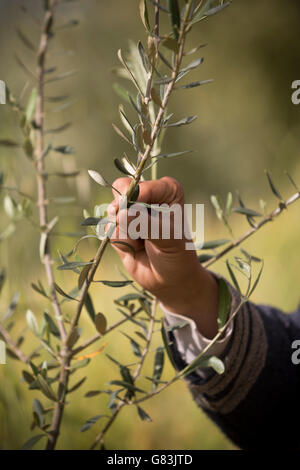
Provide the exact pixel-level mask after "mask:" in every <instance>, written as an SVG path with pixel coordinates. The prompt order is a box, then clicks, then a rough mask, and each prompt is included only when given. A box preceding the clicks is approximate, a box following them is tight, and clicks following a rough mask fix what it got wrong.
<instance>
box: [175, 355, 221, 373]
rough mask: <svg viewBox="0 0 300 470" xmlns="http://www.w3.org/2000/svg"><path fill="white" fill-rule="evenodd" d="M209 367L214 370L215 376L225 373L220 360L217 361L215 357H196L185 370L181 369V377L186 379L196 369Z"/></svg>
mask: <svg viewBox="0 0 300 470" xmlns="http://www.w3.org/2000/svg"><path fill="white" fill-rule="evenodd" d="M208 367H211V368H212V369H214V371H215V372H217V374H223V373H224V372H225V366H224V364H223V362H222V361H221V359H219V358H218V357H216V356H211V357H205V356H202V357H200V358H199V357H198V358H197V357H196V359H194V360H193V361H192V362H191V363H190V364H189V365H188V366H187V367H186V368H185V369H183V371H182V374H183V377H186V376H187V375H189V374H191V373H192V372H194V371H195V370H196V369H199V368H208Z"/></svg>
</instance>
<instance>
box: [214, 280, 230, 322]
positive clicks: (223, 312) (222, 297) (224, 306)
mask: <svg viewBox="0 0 300 470" xmlns="http://www.w3.org/2000/svg"><path fill="white" fill-rule="evenodd" d="M217 282H218V287H219V307H218V328H219V329H221V328H223V326H224V325H225V323H226V322H227V320H228V316H229V312H230V306H231V295H230V292H229V289H228V286H227V284H226V282H225V281H224V279H222V278H219V279H218V280H217Z"/></svg>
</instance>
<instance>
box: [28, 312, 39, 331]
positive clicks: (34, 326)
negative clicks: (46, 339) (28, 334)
mask: <svg viewBox="0 0 300 470" xmlns="http://www.w3.org/2000/svg"><path fill="white" fill-rule="evenodd" d="M26 322H27V325H28V328H29V329H30V330H31V331H32V333H34V334H35V335H36V336H39V327H38V323H37V321H36V318H35V315H34V313H33V312H32V311H31V310H27V312H26Z"/></svg>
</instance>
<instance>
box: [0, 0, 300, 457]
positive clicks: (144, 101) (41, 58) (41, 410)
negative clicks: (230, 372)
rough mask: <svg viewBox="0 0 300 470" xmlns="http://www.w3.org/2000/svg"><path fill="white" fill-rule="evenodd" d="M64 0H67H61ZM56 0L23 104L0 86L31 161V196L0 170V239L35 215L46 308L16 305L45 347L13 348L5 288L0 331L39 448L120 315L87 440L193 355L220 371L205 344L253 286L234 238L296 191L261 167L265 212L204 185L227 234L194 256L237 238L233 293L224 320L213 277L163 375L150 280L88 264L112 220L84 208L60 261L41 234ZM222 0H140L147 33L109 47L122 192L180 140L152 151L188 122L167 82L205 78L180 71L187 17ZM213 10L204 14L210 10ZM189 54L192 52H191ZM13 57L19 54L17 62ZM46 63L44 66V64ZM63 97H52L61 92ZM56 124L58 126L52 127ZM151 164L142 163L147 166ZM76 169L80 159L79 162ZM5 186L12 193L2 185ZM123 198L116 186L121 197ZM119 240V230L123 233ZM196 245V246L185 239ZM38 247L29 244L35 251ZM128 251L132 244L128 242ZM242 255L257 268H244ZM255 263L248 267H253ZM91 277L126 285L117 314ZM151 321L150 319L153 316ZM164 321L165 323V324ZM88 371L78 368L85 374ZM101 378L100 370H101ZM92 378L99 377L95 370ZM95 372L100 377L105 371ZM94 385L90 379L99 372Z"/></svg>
mask: <svg viewBox="0 0 300 470" xmlns="http://www.w3.org/2000/svg"><path fill="white" fill-rule="evenodd" d="M65 1H66V0H65ZM63 2H64V0H61V1H59V0H45V1H44V2H43V6H44V17H43V20H42V31H41V35H40V42H39V46H38V53H37V56H36V70H35V72H34V77H35V80H36V86H34V87H33V88H32V91H31V94H30V98H29V100H28V102H27V103H26V104H24V103H23V102H22V100H20V101H19V100H17V99H16V98H15V97H14V94H13V92H12V91H11V90H10V89H9V90H7V103H8V104H10V106H11V108H12V110H13V111H14V112H15V113H17V114H18V117H19V123H20V135H21V137H22V141H12V140H9V139H2V140H1V141H0V145H1V146H2V147H11V148H18V147H22V148H23V151H24V154H25V157H26V158H27V159H29V161H30V163H31V164H32V179H33V180H35V185H36V189H37V199H35V198H34V196H32V195H28V194H24V193H23V192H22V191H20V190H19V189H18V187H9V186H6V184H5V175H3V174H1V175H0V185H1V191H2V194H3V195H4V208H5V211H6V213H7V215H8V216H9V217H10V224H9V225H8V226H7V228H6V230H5V231H4V232H2V233H1V234H0V240H1V241H2V242H4V240H5V239H6V238H8V237H10V236H12V235H13V232H14V229H15V226H16V224H17V223H18V222H19V221H20V220H21V219H22V218H24V217H25V218H28V219H30V220H32V221H33V223H34V226H35V227H37V228H38V230H39V233H40V243H39V251H38V252H39V256H40V260H41V264H42V266H43V269H44V270H45V277H46V280H47V286H44V285H43V284H42V282H41V281H37V282H36V283H33V284H32V285H31V287H32V288H33V289H34V291H35V292H37V293H38V294H40V295H41V297H43V298H44V300H45V302H47V303H48V304H49V306H51V311H49V313H48V312H44V313H43V316H42V320H41V322H38V320H37V318H36V317H35V315H34V314H33V312H32V311H31V310H30V308H29V307H30V306H28V310H27V312H26V320H27V324H28V328H29V330H30V334H33V335H34V336H35V337H36V338H37V340H38V341H39V343H40V345H41V347H42V348H43V349H44V350H45V353H46V354H47V359H46V360H43V359H41V355H40V353H39V351H40V348H38V349H34V350H32V351H31V352H30V353H27V354H25V353H24V352H23V349H22V342H23V338H22V337H19V338H17V339H14V335H13V332H12V328H11V324H10V321H11V320H10V319H11V316H12V314H13V312H14V310H15V309H16V306H17V302H18V298H17V296H14V298H13V299H12V301H11V304H10V305H9V307H8V310H7V313H6V314H5V315H4V316H2V318H1V320H0V336H1V339H2V341H3V342H5V343H6V351H7V354H8V355H9V356H11V357H12V358H13V359H15V360H18V361H21V362H22V363H24V370H23V373H22V374H23V379H24V382H25V383H26V384H27V385H28V387H29V389H30V390H32V391H33V393H34V394H36V396H40V394H41V393H42V394H43V400H42V401H40V399H38V398H34V401H33V424H32V426H31V429H32V430H33V429H38V430H39V432H38V433H34V435H33V437H31V438H30V439H29V440H28V441H27V442H26V444H25V445H24V448H25V449H28V448H31V447H33V446H34V445H35V444H36V443H37V442H38V441H39V440H40V439H44V440H45V448H46V449H48V450H51V449H55V447H56V444H57V440H58V438H59V435H60V430H61V425H62V421H63V418H64V415H65V413H67V412H68V409H67V403H68V402H69V401H70V400H72V395H71V393H72V392H73V391H75V390H78V389H79V388H80V387H81V385H83V383H84V382H85V380H86V377H81V371H82V368H84V367H87V366H88V364H89V363H90V361H91V360H93V357H94V356H95V355H96V354H98V353H99V352H100V351H102V349H103V348H104V346H105V343H104V340H105V337H106V336H107V335H109V334H110V332H111V331H113V330H115V329H117V328H119V327H120V326H121V325H124V324H125V323H127V322H133V323H134V325H135V326H136V328H137V331H136V333H135V334H136V337H132V336H129V335H127V333H126V336H127V337H128V341H129V345H130V347H131V348H132V352H133V355H134V358H135V359H134V362H133V363H131V364H124V363H122V361H121V359H120V358H113V357H111V356H109V355H107V356H108V357H109V359H110V360H111V361H112V362H113V363H114V365H115V366H116V368H115V369H113V370H116V371H117V375H114V376H112V377H110V378H109V384H110V388H109V389H105V390H102V389H99V390H92V391H90V392H88V393H87V394H86V396H87V397H92V396H96V395H99V394H100V393H106V394H107V395H108V404H107V408H106V409H105V410H99V414H97V415H96V416H94V417H92V418H90V419H88V420H87V421H86V422H85V423H83V425H82V428H81V431H85V430H87V429H89V428H90V427H92V426H93V425H95V423H97V422H98V420H100V423H101V424H99V430H98V433H97V434H96V435H95V437H94V440H93V442H91V448H92V449H94V448H97V447H98V448H99V447H100V448H104V441H105V436H106V433H107V432H108V431H109V429H110V428H111V426H112V424H113V423H114V422H115V421H116V419H117V418H118V416H119V414H120V413H121V412H122V410H123V408H125V407H127V406H130V407H133V408H136V409H137V412H138V415H139V417H140V418H141V419H142V420H144V421H151V418H150V416H149V415H148V414H147V412H146V411H145V410H144V408H142V406H144V402H147V400H149V399H151V398H152V397H153V396H155V395H157V394H159V393H161V392H162V391H163V390H165V389H166V388H168V387H170V386H171V385H172V384H173V383H174V382H176V381H177V380H180V379H183V378H184V377H186V376H187V375H189V374H190V373H191V372H193V371H194V370H196V369H197V368H198V367H210V368H213V369H214V370H215V371H216V373H218V374H222V373H224V364H223V363H222V361H221V360H220V359H219V358H217V357H215V356H211V355H210V348H211V346H212V345H213V344H214V343H215V342H216V341H217V340H218V338H219V337H220V336H221V335H222V333H223V332H224V330H225V329H226V327H227V326H228V324H229V322H232V321H233V319H234V317H235V315H237V314H238V311H239V309H240V306H241V305H242V304H243V303H244V302H246V301H247V300H248V299H249V298H250V296H251V295H252V293H253V291H254V289H255V288H256V286H257V284H258V282H259V279H260V276H261V273H262V268H263V261H262V260H261V259H259V258H258V257H256V256H254V255H252V254H249V253H248V252H246V251H245V250H244V249H243V248H241V246H242V244H243V242H244V241H245V240H247V239H248V238H249V237H251V236H252V235H254V234H255V233H256V232H257V231H258V230H260V228H261V227H263V226H264V225H265V224H267V223H268V222H270V221H273V220H274V219H275V218H277V217H278V216H279V215H280V214H281V213H282V212H283V211H284V210H285V209H286V208H287V207H288V206H289V205H291V204H293V203H294V202H296V201H297V200H298V199H299V197H300V193H299V189H298V188H297V186H296V184H295V183H294V181H293V179H292V178H291V177H290V176H289V175H288V177H289V179H290V182H291V184H292V185H293V187H294V189H295V192H294V194H293V195H292V196H291V197H290V198H288V199H287V200H284V199H283V198H282V196H281V195H280V193H279V191H278V189H277V188H276V187H275V185H274V183H273V181H272V179H271V177H270V175H269V173H267V180H268V183H269V186H270V188H271V190H272V192H273V194H274V196H275V198H277V200H278V204H277V206H276V207H275V208H274V210H273V211H272V212H270V213H269V214H266V213H265V212H264V204H263V203H262V207H261V209H260V212H258V211H257V210H253V209H251V208H249V207H247V206H246V205H245V204H244V202H243V201H242V199H241V197H240V196H239V195H237V201H238V203H237V206H236V207H233V196H232V193H228V196H227V199H226V201H222V200H221V198H220V197H219V196H216V195H213V196H211V202H212V205H213V206H214V208H215V211H216V216H217V218H218V219H219V220H220V221H222V222H223V224H224V227H225V230H226V231H228V233H229V238H226V239H220V240H212V241H207V242H205V243H204V245H203V246H201V247H199V262H200V263H202V264H203V265H204V266H205V267H210V266H212V265H213V264H214V263H215V262H216V261H217V260H219V259H221V258H225V257H226V256H227V255H228V254H230V253H231V251H232V250H234V249H237V250H239V253H238V255H235V256H234V257H233V259H230V260H229V259H226V264H227V268H228V273H229V276H230V279H231V281H232V282H233V284H234V286H235V287H236V289H238V290H239V292H240V294H241V302H240V305H239V306H238V308H237V309H236V311H235V312H234V314H233V315H232V316H231V318H230V320H228V313H229V308H230V294H229V292H228V288H227V285H226V283H225V282H224V281H223V280H222V279H221V280H219V281H218V282H219V296H220V298H219V311H218V327H219V331H218V333H217V335H216V336H215V337H214V338H213V339H212V340H211V341H210V343H209V344H208V346H207V347H206V348H205V349H204V350H203V351H202V353H201V354H200V355H199V356H198V357H197V358H196V359H195V360H194V361H193V362H192V363H190V364H189V365H188V366H187V367H186V368H185V369H183V370H181V371H180V372H177V373H175V374H174V376H173V378H172V379H171V380H168V381H166V380H163V372H164V362H165V355H166V354H167V355H168V356H169V358H170V359H171V354H170V350H169V339H168V331H167V328H166V326H165V324H164V322H163V320H162V319H161V318H158V314H157V299H156V298H155V297H154V296H153V295H151V294H150V293H149V292H147V291H145V290H144V289H142V288H141V287H140V286H138V285H137V284H136V283H135V282H133V281H132V280H131V279H128V278H126V277H125V275H124V278H123V279H121V280H119V281H109V280H100V281H99V280H96V279H95V274H96V272H97V270H98V268H99V265H100V263H101V260H102V258H103V255H104V252H105V250H106V249H107V247H108V246H109V244H110V243H122V242H121V241H119V242H113V241H112V242H111V240H110V233H111V228H115V225H114V224H115V223H114V221H111V220H108V219H106V218H103V217H102V215H101V214H99V208H98V207H97V206H96V207H95V211H94V214H92V215H91V214H89V213H88V212H87V211H85V216H84V217H85V218H84V220H83V221H82V224H81V225H82V226H85V227H88V230H91V232H90V233H89V234H87V235H85V236H83V237H82V238H80V239H79V240H78V241H77V243H76V245H75V247H74V248H72V249H71V251H69V252H68V253H65V254H62V253H60V264H57V262H56V260H55V258H54V255H53V250H52V243H51V240H52V235H53V233H54V232H53V231H54V228H55V227H56V224H57V223H58V217H54V218H53V219H50V218H49V205H50V203H51V201H52V200H53V198H49V196H48V184H49V176H50V174H49V172H48V170H47V167H48V161H49V159H50V158H51V154H52V153H61V154H69V153H72V152H73V148H72V147H71V146H70V145H65V146H59V147H55V146H53V145H52V144H51V143H50V142H49V139H48V136H47V134H46V132H45V120H46V119H47V112H46V111H47V109H46V103H45V86H46V84H47V82H48V81H49V78H48V76H49V74H52V75H53V78H52V79H50V80H58V79H61V78H64V77H65V76H67V74H62V75H61V76H59V75H56V76H55V75H54V74H55V67H53V68H52V64H51V67H50V66H49V64H48V46H49V41H50V39H52V37H53V28H54V24H55V21H54V20H55V18H56V14H57V15H58V13H57V7H58V5H59V4H60V3H63ZM229 4H230V2H224V1H214V0H157V1H156V0H151V1H150V0H141V1H140V4H139V13H140V16H141V19H142V22H143V25H144V27H145V34H146V37H145V38H144V40H143V41H139V42H138V44H137V45H132V46H131V48H130V54H129V55H128V57H127V56H126V54H124V53H123V51H122V50H121V49H120V50H119V51H118V59H119V61H120V63H121V67H122V68H121V69H120V70H119V73H120V74H121V75H122V76H123V77H125V78H128V79H129V80H130V82H131V85H130V86H131V87H130V89H129V91H128V90H126V89H124V88H123V87H122V86H121V85H117V86H116V91H117V92H118V93H119V95H120V96H121V97H122V100H123V102H124V103H125V106H128V107H131V108H132V109H131V110H132V111H133V112H134V113H135V116H136V117H135V122H134V123H132V122H131V121H130V119H129V118H128V116H127V114H126V110H125V106H124V105H120V108H119V113H120V118H121V121H122V124H123V126H124V130H121V129H119V127H117V126H116V125H115V124H113V128H114V130H115V131H116V133H117V134H118V135H119V136H120V137H121V138H122V139H123V140H124V141H125V142H126V145H127V146H129V147H130V149H131V153H132V154H135V157H133V156H132V155H131V156H130V157H128V156H127V155H126V153H124V155H123V156H122V157H121V158H119V159H115V160H114V164H115V166H116V168H117V169H118V170H119V172H120V173H121V174H124V175H126V176H127V177H129V178H130V179H131V184H130V187H129V189H128V191H127V193H126V194H124V195H121V196H126V198H127V201H128V204H132V203H134V202H135V201H137V199H138V196H139V183H140V181H141V180H142V179H143V178H146V177H147V175H149V174H150V173H151V178H152V179H155V178H156V176H157V167H158V165H159V163H160V161H161V160H162V159H169V158H170V159H171V158H173V157H175V156H178V157H179V156H181V157H182V158H184V155H185V154H186V153H188V152H185V151H176V149H172V153H163V152H162V141H163V137H164V134H165V132H166V131H167V130H168V128H169V127H180V126H185V125H189V124H190V123H192V122H193V121H194V120H195V119H196V116H188V117H186V118H184V119H180V120H178V121H176V120H174V118H173V114H170V113H169V111H168V108H169V101H170V98H171V96H172V95H173V93H180V92H182V93H184V92H188V90H189V89H191V88H196V87H200V86H202V85H206V84H207V83H209V82H210V81H211V80H206V79H205V80H204V79H203V80H199V81H194V82H189V81H188V75H189V72H191V71H192V70H194V69H198V68H199V67H200V66H201V64H202V62H203V58H202V57H197V55H198V54H199V51H200V49H201V48H202V46H196V47H194V48H193V49H192V50H187V48H186V39H187V37H188V36H189V35H191V34H192V32H193V30H194V28H198V27H199V26H201V22H202V21H204V20H206V19H207V20H209V21H210V18H211V17H213V16H214V15H215V14H217V13H219V12H222V10H224V9H225V8H227V7H228V6H229ZM162 15H167V16H168V18H169V25H170V26H169V30H168V31H163V30H162V27H161V22H160V19H161V17H162ZM211 21H213V20H211ZM18 35H19V37H20V39H22V41H23V43H24V47H27V48H30V49H35V47H34V45H33V44H32V43H31V40H30V39H28V38H27V36H26V35H25V34H24V33H23V32H21V31H20V30H19V32H18ZM192 55H196V57H197V58H195V59H193V60H191V59H190V56H192ZM22 67H23V68H26V65H24V64H22ZM49 67H50V68H49ZM62 98H63V97H62ZM63 130H64V126H62V128H61V129H60V131H63ZM149 170H151V171H149ZM86 171H87V170H86ZM78 173H79V172H78V171H74V172H71V173H60V174H58V176H60V177H63V178H73V177H76V176H77V175H78ZM89 174H90V176H91V178H92V179H93V180H94V181H95V182H96V183H98V184H99V185H100V186H102V187H112V185H111V184H110V183H109V182H108V181H107V180H106V178H105V176H103V175H102V174H100V173H99V172H98V169H96V170H89ZM13 193H14V194H13ZM121 200H122V198H120V201H121ZM233 213H237V214H240V216H241V217H246V219H247V221H248V223H249V226H250V227H249V230H248V231H247V232H246V233H244V234H242V235H239V237H238V238H236V237H234V235H233V231H232V229H231V215H232V214H233ZM103 225H108V226H110V227H111V228H109V230H108V232H106V233H104V235H103V230H102V229H101V228H103ZM87 238H94V239H96V240H97V242H98V243H99V246H98V249H97V251H96V253H95V254H94V256H93V259H88V260H82V259H81V258H79V255H78V254H77V248H78V245H79V243H80V242H81V241H83V240H86V239H87ZM123 243H125V242H123ZM196 248H197V247H196ZM37 255H38V253H37ZM133 256H134V253H133ZM253 264H257V265H258V266H259V267H258V269H256V270H254V271H253ZM57 269H58V270H64V271H71V272H73V273H75V274H76V275H77V278H78V279H77V285H76V286H74V289H73V290H72V291H71V292H66V289H64V288H62V287H61V286H59V285H58V284H57V282H56V272H57V271H56V270H57ZM237 272H238V273H240V274H241V275H243V276H244V277H245V278H246V281H247V287H246V289H245V290H243V289H242V288H241V286H240V283H239V281H238V277H237V276H236V273H237ZM254 272H255V274H254ZM4 281H5V270H4V269H3V270H2V272H1V275H0V291H1V288H2V286H3V283H4ZM94 282H100V283H103V284H105V285H107V286H109V287H111V288H113V289H118V288H121V287H124V286H130V287H131V288H132V291H131V292H130V293H128V294H126V295H121V296H117V298H116V299H115V305H116V308H117V309H118V311H119V312H120V314H121V317H120V319H119V320H118V321H117V322H116V323H113V324H110V325H109V324H108V322H107V319H106V316H105V315H103V314H102V313H97V312H96V311H95V309H94V305H93V299H92V296H91V294H90V287H91V286H92V284H93V283H94ZM66 299H67V300H68V301H70V303H71V305H72V306H73V313H72V315H71V316H70V315H67V314H66V313H65V310H64V306H65V300H66ZM84 308H86V310H87V311H88V313H89V315H90V317H91V319H92V322H93V324H94V328H95V334H94V335H93V336H92V337H89V338H86V337H83V336H84V335H83V333H82V329H81V328H80V324H81V316H82V312H83V309H84ZM157 325H159V328H156V327H155V326H157ZM173 328H174V327H173ZM153 334H160V335H161V345H160V346H159V347H157V348H155V349H154V350H153V349H151V344H152V337H153ZM97 342H100V348H99V349H97V351H96V352H94V353H91V354H86V353H85V350H86V349H87V348H89V347H90V346H92V345H93V344H95V343H97ZM146 361H152V363H153V374H152V376H151V377H147V379H148V382H149V387H148V388H145V387H144V388H143V389H141V387H140V385H139V380H140V378H141V377H143V375H142V374H143V371H144V365H145V362H146ZM73 375H74V376H75V375H76V376H78V380H77V381H76V382H75V383H74V384H73V385H70V378H71V377H72V376H73ZM87 380H88V379H87ZM102 380H104V379H103V378H102V377H101V382H102ZM99 381H100V379H99ZM106 382H107V380H105V382H104V383H106ZM99 385H101V384H99Z"/></svg>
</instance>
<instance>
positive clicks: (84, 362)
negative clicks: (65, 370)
mask: <svg viewBox="0 0 300 470" xmlns="http://www.w3.org/2000/svg"><path fill="white" fill-rule="evenodd" d="M90 362H91V360H90V359H89V358H88V357H87V358H86V359H82V361H76V362H73V363H72V366H71V370H75V369H83V368H84V367H86V366H87V365H88V364H89V363H90Z"/></svg>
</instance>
